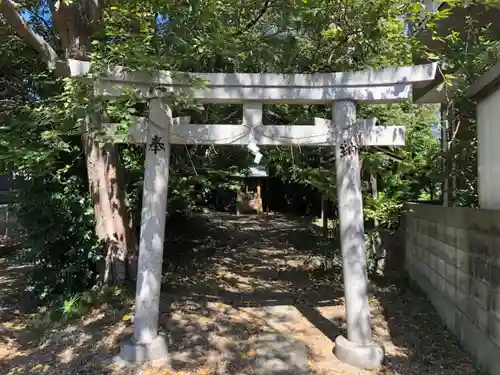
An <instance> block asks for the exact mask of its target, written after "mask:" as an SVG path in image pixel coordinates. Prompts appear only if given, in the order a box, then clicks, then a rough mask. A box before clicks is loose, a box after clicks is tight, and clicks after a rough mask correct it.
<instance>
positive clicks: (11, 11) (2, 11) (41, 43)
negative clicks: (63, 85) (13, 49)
mask: <svg viewBox="0 0 500 375" xmlns="http://www.w3.org/2000/svg"><path fill="white" fill-rule="evenodd" d="M0 15H2V16H3V18H4V20H5V22H6V23H7V24H8V25H9V26H10V27H12V29H13V30H14V31H15V32H16V33H17V34H18V35H19V36H20V37H21V38H23V39H24V40H25V41H26V43H28V45H30V46H31V47H32V48H33V49H35V50H36V51H37V52H38V53H39V54H40V56H41V57H42V59H43V60H44V61H45V62H46V63H47V67H48V68H49V69H50V70H56V72H57V74H58V75H63V76H65V75H67V71H68V69H67V64H66V63H64V62H62V61H60V60H59V56H58V55H57V53H56V51H55V50H54V48H52V46H51V45H50V44H49V43H47V41H45V39H44V38H43V37H42V36H41V35H39V34H38V33H36V32H35V31H33V29H31V28H30V27H29V26H28V24H27V23H26V22H25V21H24V20H23V18H22V16H21V14H20V13H19V11H18V10H17V4H16V3H15V2H13V1H12V0H0Z"/></svg>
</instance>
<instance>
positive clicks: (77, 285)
mask: <svg viewBox="0 0 500 375" xmlns="http://www.w3.org/2000/svg"><path fill="white" fill-rule="evenodd" d="M17 198H18V204H17V207H16V216H17V220H18V222H19V224H20V226H21V235H22V237H23V242H24V244H25V245H26V251H25V253H24V257H25V260H26V261H27V262H29V263H31V264H33V266H34V268H33V271H32V272H31V273H30V274H29V277H30V279H31V280H30V281H31V282H32V284H33V286H34V287H35V288H36V291H37V294H39V296H40V297H41V298H44V297H47V296H49V295H54V294H59V295H61V294H62V295H68V294H73V293H77V292H80V291H83V290H86V289H88V288H89V287H91V286H92V285H94V284H95V282H96V280H97V267H96V264H97V262H98V261H99V260H100V258H101V248H102V246H101V245H100V244H99V242H98V240H97V238H96V236H95V235H94V216H93V209H92V206H91V202H90V197H89V194H88V193H87V191H86V188H85V185H84V183H83V179H82V178H81V176H80V175H78V174H74V173H73V174H72V175H70V176H67V177H64V178H62V179H54V178H52V179H49V178H43V177H39V178H34V179H31V180H27V181H24V182H23V183H21V184H20V186H19V188H18V190H17Z"/></svg>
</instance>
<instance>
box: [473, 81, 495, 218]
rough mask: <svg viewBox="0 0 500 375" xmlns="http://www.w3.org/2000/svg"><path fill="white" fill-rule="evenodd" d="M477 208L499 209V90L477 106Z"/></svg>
mask: <svg viewBox="0 0 500 375" xmlns="http://www.w3.org/2000/svg"><path fill="white" fill-rule="evenodd" d="M477 138H478V194H479V206H480V207H481V208H484V209H500V90H498V91H496V92H495V93H494V94H491V95H490V96H488V97H487V98H486V99H484V100H482V101H480V102H479V103H478V105H477Z"/></svg>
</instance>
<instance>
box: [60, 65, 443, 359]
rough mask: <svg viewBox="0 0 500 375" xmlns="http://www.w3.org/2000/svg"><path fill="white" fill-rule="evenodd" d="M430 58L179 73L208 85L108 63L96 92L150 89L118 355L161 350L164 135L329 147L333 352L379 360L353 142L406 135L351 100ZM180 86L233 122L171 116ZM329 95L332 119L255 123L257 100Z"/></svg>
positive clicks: (300, 100) (428, 76) (399, 91)
mask: <svg viewBox="0 0 500 375" xmlns="http://www.w3.org/2000/svg"><path fill="white" fill-rule="evenodd" d="M70 67H71V73H72V76H85V75H87V74H88V73H89V70H90V64H89V63H88V62H83V61H77V60H72V61H70ZM436 69H437V65H436V64H425V65H417V66H408V67H399V68H386V69H382V70H366V71H360V72H342V73H328V74H267V73H264V74H246V73H227V74H226V73H207V74H201V73H187V75H189V76H191V78H197V79H201V80H203V81H205V82H206V86H203V87H196V86H195V87H193V86H192V85H190V84H188V83H186V82H187V81H186V80H183V79H180V78H175V77H176V76H177V75H176V74H175V73H172V72H165V71H160V72H156V73H154V74H145V73H140V72H127V71H125V70H124V69H122V68H119V67H115V68H112V69H108V71H107V72H106V73H105V74H103V76H102V77H101V79H100V80H99V83H98V84H97V86H96V91H97V93H98V94H103V95H110V96H119V95H122V94H123V93H124V89H123V86H129V87H130V86H132V87H134V88H135V89H137V90H139V91H140V92H142V94H143V95H144V96H146V97H148V98H149V99H150V102H149V117H148V118H147V119H146V118H142V119H141V118H138V119H137V121H136V123H135V124H134V125H133V126H132V127H131V129H130V130H129V134H128V141H129V142H133V143H146V144H147V147H146V167H145V175H144V191H143V203H142V217H141V235H140V244H139V265H138V273H137V291H136V309H135V317H134V331H133V337H132V338H131V339H130V340H127V341H124V342H122V344H121V352H120V356H121V357H122V358H123V359H125V360H128V361H133V362H144V361H149V360H154V359H160V358H167V357H168V351H167V346H166V342H165V339H164V337H163V335H162V334H159V333H158V316H159V302H160V284H161V272H162V261H163V242H164V230H165V217H166V203H167V188H168V172H169V157H170V145H171V144H216V145H222V144H234V145H248V146H249V148H251V149H253V150H254V153H258V146H257V145H283V144H287V145H290V144H297V145H301V146H304V145H310V146H334V145H335V146H337V147H336V154H335V155H336V174H337V195H338V203H339V218H340V238H341V251H342V258H343V277H344V287H345V304H346V315H347V338H344V337H342V336H339V337H337V338H336V340H335V354H336V356H337V357H338V358H339V359H340V360H342V361H344V362H346V363H349V364H351V365H354V366H357V367H360V368H375V367H378V366H379V365H380V364H381V362H382V360H383V356H384V353H383V349H382V348H381V347H380V346H379V345H378V344H376V343H374V342H373V341H372V331H371V324H370V310H369V304H368V298H367V272H366V260H365V250H364V227H363V221H364V220H363V202H362V196H361V176H360V163H359V151H358V147H359V146H362V145H404V128H403V127H401V126H386V127H384V126H376V120H374V119H371V120H360V121H359V120H357V119H356V103H388V102H396V101H401V100H406V99H408V98H410V96H411V93H412V87H413V86H414V85H422V84H424V85H425V84H426V83H428V82H430V81H432V80H433V79H434V76H435V74H436ZM185 93H188V94H189V95H190V97H192V98H193V99H194V100H196V101H197V102H200V103H240V104H242V105H243V121H242V124H241V125H224V124H217V125H200V124H189V118H175V119H174V118H173V117H172V110H171V107H170V104H169V99H168V98H169V97H171V96H175V95H178V94H185ZM263 103H283V104H305V103H307V104H326V103H328V104H330V105H331V106H332V112H333V118H332V120H325V119H320V118H316V119H315V124H314V125H263V124H262V104H263Z"/></svg>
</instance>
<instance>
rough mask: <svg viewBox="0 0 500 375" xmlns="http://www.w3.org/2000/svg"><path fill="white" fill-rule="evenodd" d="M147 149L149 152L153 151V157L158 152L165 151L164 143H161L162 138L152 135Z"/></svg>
mask: <svg viewBox="0 0 500 375" xmlns="http://www.w3.org/2000/svg"><path fill="white" fill-rule="evenodd" d="M148 149H149V151H153V152H154V154H155V155H156V154H157V153H158V152H160V151H165V142H163V137H160V136H159V135H153V138H152V139H151V143H150V144H149V146H148Z"/></svg>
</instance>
